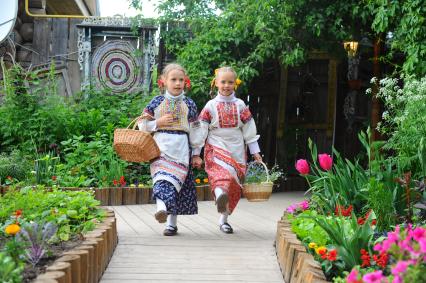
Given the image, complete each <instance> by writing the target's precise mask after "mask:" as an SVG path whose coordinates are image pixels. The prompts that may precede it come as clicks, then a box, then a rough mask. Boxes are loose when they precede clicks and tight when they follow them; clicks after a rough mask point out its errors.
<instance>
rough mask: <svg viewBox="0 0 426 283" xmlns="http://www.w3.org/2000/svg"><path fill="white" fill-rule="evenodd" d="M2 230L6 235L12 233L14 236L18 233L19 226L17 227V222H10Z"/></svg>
mask: <svg viewBox="0 0 426 283" xmlns="http://www.w3.org/2000/svg"><path fill="white" fill-rule="evenodd" d="M4 231H5V232H6V234H8V235H13V236H15V235H16V234H18V233H19V231H21V227H19V225H18V224H10V225H8V226H7V227H6V229H4Z"/></svg>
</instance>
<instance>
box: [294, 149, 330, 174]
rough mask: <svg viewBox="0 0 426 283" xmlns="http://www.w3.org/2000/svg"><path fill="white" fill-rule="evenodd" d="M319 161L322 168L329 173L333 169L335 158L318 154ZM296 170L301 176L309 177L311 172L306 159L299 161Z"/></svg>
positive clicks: (325, 154)
mask: <svg viewBox="0 0 426 283" xmlns="http://www.w3.org/2000/svg"><path fill="white" fill-rule="evenodd" d="M318 161H319V164H320V167H321V168H322V169H323V170H324V171H329V170H330V169H331V167H333V158H332V157H331V156H330V155H328V154H327V153H322V154H318ZM295 167H296V170H297V171H298V172H299V174H300V175H308V174H309V171H310V167H309V163H308V161H307V160H306V159H299V160H297V161H296V165H295Z"/></svg>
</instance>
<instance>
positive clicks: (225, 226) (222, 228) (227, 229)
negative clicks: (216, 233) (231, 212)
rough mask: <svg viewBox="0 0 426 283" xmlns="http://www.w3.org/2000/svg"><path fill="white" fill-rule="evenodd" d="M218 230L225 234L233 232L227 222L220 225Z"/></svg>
mask: <svg viewBox="0 0 426 283" xmlns="http://www.w3.org/2000/svg"><path fill="white" fill-rule="evenodd" d="M220 231H222V232H223V233H226V234H232V233H234V230H233V229H232V227H231V225H229V223H226V222H225V223H223V224H222V225H220Z"/></svg>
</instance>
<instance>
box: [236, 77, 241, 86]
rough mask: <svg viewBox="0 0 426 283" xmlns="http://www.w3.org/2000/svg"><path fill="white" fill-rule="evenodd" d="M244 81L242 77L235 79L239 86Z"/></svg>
mask: <svg viewBox="0 0 426 283" xmlns="http://www.w3.org/2000/svg"><path fill="white" fill-rule="evenodd" d="M242 82H243V81H242V80H240V79H238V78H237V79H236V80H235V84H236V85H237V86H239V85H240V84H241V83H242Z"/></svg>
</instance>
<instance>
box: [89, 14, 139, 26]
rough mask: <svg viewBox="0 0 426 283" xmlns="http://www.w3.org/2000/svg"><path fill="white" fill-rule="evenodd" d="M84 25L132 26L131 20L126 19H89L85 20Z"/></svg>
mask: <svg viewBox="0 0 426 283" xmlns="http://www.w3.org/2000/svg"><path fill="white" fill-rule="evenodd" d="M81 24H82V25H95V26H126V27H130V26H132V21H131V19H130V18H125V17H119V16H117V17H88V18H85V19H84V20H83V22H82V23H81Z"/></svg>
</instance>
